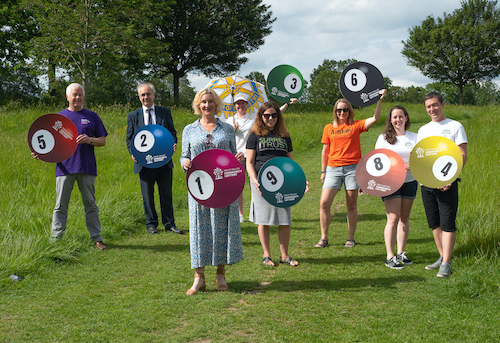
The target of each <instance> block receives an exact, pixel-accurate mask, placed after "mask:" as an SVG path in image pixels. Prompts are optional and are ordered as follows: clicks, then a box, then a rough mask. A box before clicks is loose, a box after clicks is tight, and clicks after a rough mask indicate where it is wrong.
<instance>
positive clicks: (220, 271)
mask: <svg viewBox="0 0 500 343" xmlns="http://www.w3.org/2000/svg"><path fill="white" fill-rule="evenodd" d="M224 274H225V271H224V269H221V268H217V275H222V276H224ZM225 281H226V278H224V282H225ZM215 285H216V286H217V290H218V291H227V290H228V288H229V287H228V285H227V284H225V285H224V284H221V285H219V284H218V282H217V279H215Z"/></svg>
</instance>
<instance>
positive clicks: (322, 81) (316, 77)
mask: <svg viewBox="0 0 500 343" xmlns="http://www.w3.org/2000/svg"><path fill="white" fill-rule="evenodd" d="M355 62H357V61H356V60H354V59H348V60H345V61H335V60H324V61H323V64H321V65H319V66H318V67H317V68H315V69H313V71H312V73H311V76H310V79H311V86H310V87H309V88H308V92H307V100H308V101H309V102H312V103H316V104H324V105H334V104H335V102H336V101H337V100H338V99H339V98H342V93H341V92H340V87H339V79H340V75H341V74H342V71H343V70H344V69H345V68H346V67H347V66H349V65H350V64H352V63H355Z"/></svg>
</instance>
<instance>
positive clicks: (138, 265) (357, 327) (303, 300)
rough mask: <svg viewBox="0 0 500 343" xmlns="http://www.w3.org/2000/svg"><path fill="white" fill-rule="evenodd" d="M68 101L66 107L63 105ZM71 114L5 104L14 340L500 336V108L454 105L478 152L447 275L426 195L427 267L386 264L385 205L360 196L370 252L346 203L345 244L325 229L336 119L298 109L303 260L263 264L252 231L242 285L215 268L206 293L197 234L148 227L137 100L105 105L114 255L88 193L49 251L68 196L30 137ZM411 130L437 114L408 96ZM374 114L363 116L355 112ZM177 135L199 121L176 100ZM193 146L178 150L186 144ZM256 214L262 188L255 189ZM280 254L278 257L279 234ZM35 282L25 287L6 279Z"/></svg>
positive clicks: (101, 191) (104, 158) (2, 296)
mask: <svg viewBox="0 0 500 343" xmlns="http://www.w3.org/2000/svg"><path fill="white" fill-rule="evenodd" d="M391 106H392V104H389V103H386V104H384V108H383V112H382V113H383V116H382V119H381V121H380V123H379V124H378V125H377V126H375V127H374V128H373V129H371V130H370V131H369V132H368V133H364V134H363V135H362V136H361V137H362V149H363V153H366V152H368V151H369V150H371V149H373V146H374V144H375V140H376V137H377V136H378V134H379V133H380V132H381V130H382V127H383V120H385V116H386V113H387V112H388V110H389V108H390V107H391ZM60 108H63V105H61V106H60ZM60 108H47V107H43V106H38V107H32V108H23V107H22V106H21V105H20V104H12V105H9V106H7V107H3V108H0V136H1V138H2V153H1V154H0V162H1V165H2V167H1V169H0V180H1V182H0V192H1V193H0V194H1V195H2V196H1V197H0V243H1V246H0V292H1V293H0V333H1V334H0V342H451V341H455V342H496V341H498V336H499V334H500V320H499V319H498V316H497V315H496V313H497V312H498V306H499V300H500V296H499V286H500V275H499V271H500V265H499V260H498V250H499V241H500V240H499V229H498V222H499V218H498V204H499V200H500V199H499V195H498V192H497V191H496V185H498V184H499V180H498V178H499V175H500V170H499V162H500V156H499V152H498V147H497V146H498V138H497V137H498V131H499V130H498V129H497V128H496V125H494V123H496V121H495V118H498V116H499V114H500V113H499V111H500V110H499V109H498V108H497V107H458V106H447V107H445V110H446V114H447V115H448V116H449V117H451V118H453V119H457V120H460V121H461V122H462V123H464V125H465V126H466V130H467V134H468V138H469V142H470V144H469V146H468V151H469V160H468V162H467V165H466V167H465V169H464V171H463V173H462V175H461V177H462V179H463V181H462V183H461V184H460V208H459V217H458V220H457V222H458V227H459V231H458V236H457V246H456V250H455V255H454V260H453V268H454V273H453V275H452V277H450V278H449V279H444V280H443V279H439V278H436V277H435V272H430V271H426V270H425V269H424V266H425V265H426V264H428V263H429V262H433V261H434V260H435V259H436V257H437V252H436V248H435V246H434V242H433V239H432V234H431V232H430V230H429V229H428V228H427V225H426V220H425V212H424V210H423V206H422V203H421V198H420V196H418V197H417V199H416V201H415V203H414V207H413V210H412V214H411V217H410V227H411V229H410V237H409V241H408V245H407V253H408V255H409V256H410V258H411V259H412V260H414V262H415V264H414V265H413V266H409V267H407V268H405V269H404V270H400V271H394V270H390V269H389V268H387V267H385V266H384V263H383V262H384V260H385V246H384V241H383V228H384V225H385V221H386V217H385V211H384V206H383V204H382V202H381V201H380V199H379V198H375V197H371V196H367V195H361V196H360V197H359V204H358V208H359V223H358V229H357V232H356V241H357V243H358V244H357V246H356V247H355V248H353V249H345V248H343V243H344V242H345V239H346V238H347V224H346V210H345V205H344V203H345V197H344V195H343V194H342V192H341V193H339V195H338V197H337V198H336V199H335V201H334V204H333V206H332V213H333V217H332V224H331V226H330V232H331V234H330V243H331V246H330V247H328V248H325V249H317V248H313V247H312V246H313V245H314V243H316V242H317V241H318V239H319V238H320V232H319V195H320V192H321V182H320V180H319V176H320V174H319V171H320V159H319V157H320V150H321V144H320V143H319V140H320V138H321V133H322V129H323V126H324V125H325V124H326V123H327V122H328V121H330V120H331V112H308V107H307V106H303V105H298V106H296V107H295V106H294V107H292V108H291V109H290V111H288V112H286V119H285V120H286V123H287V126H288V128H289V130H290V131H291V132H292V137H293V144H294V149H295V150H294V159H295V160H296V161H297V162H298V163H299V164H300V165H301V166H302V167H303V169H304V171H305V173H306V176H307V179H308V181H309V183H310V192H308V193H307V194H306V195H305V196H304V198H303V199H302V200H301V202H300V203H299V204H297V205H296V206H294V208H293V209H292V219H293V225H292V235H291V238H290V254H291V255H292V256H293V257H294V258H296V259H297V260H298V261H299V262H300V266H299V267H297V268H291V267H288V266H284V265H280V266H278V267H276V268H270V267H265V266H263V265H262V263H261V259H262V248H261V246H260V242H259V239H258V236H257V230H256V226H255V225H254V224H252V223H248V222H246V223H244V224H242V238H243V251H244V256H245V259H244V260H243V261H242V262H240V263H238V264H236V265H234V266H230V267H228V271H227V274H226V277H227V281H228V284H229V287H230V291H229V292H225V293H218V292H216V291H215V268H207V270H206V277H207V289H208V291H207V292H203V293H200V294H197V295H195V296H193V297H187V296H185V291H186V290H187V289H188V288H189V287H190V286H191V283H192V279H193V271H192V270H191V269H190V257H189V242H188V235H183V236H179V235H174V234H170V233H165V232H162V233H160V234H159V235H154V236H153V235H148V234H147V233H146V232H145V229H144V214H143V211H142V205H141V204H142V202H141V195H140V189H139V181H138V177H137V175H134V174H133V172H132V163H131V161H130V157H129V156H128V152H127V150H126V147H125V128H126V114H127V113H128V111H130V110H131V109H132V107H121V106H115V107H106V108H95V109H94V110H96V111H97V112H98V113H99V114H100V115H101V117H102V119H103V121H104V123H105V125H106V127H107V129H108V132H109V136H108V139H107V145H106V146H105V147H104V148H100V149H97V153H96V154H97V159H98V173H99V176H98V177H97V181H96V189H97V194H96V196H97V202H98V205H99V208H100V212H101V221H102V224H103V236H104V239H105V242H106V244H107V245H108V250H106V251H98V250H97V249H95V248H94V247H92V245H91V243H90V241H89V239H88V232H87V230H86V227H85V221H84V218H83V208H82V204H81V200H80V199H79V197H80V194H79V192H78V190H77V188H76V187H75V189H76V190H75V191H74V192H73V199H72V201H71V204H70V209H69V221H68V231H67V234H66V238H65V239H64V240H63V241H62V242H60V243H59V244H55V245H54V244H50V243H49V240H48V237H49V232H50V222H51V214H52V208H53V206H54V201H55V189H54V187H55V178H54V166H53V165H51V164H47V163H44V162H41V161H36V160H34V159H32V158H31V156H30V152H29V148H28V144H27V137H26V136H27V131H28V128H29V126H30V125H31V123H32V122H33V121H34V120H35V119H36V118H37V117H38V116H40V115H42V114H45V113H51V112H58V111H59V110H60ZM407 109H408V110H409V113H410V116H411V120H412V127H411V130H412V131H415V132H416V131H417V130H418V128H419V127H420V126H421V125H423V124H424V123H426V122H428V116H427V114H426V113H425V110H424V108H423V106H421V105H407ZM373 110H374V108H373V107H370V108H367V109H362V110H359V111H358V110H357V111H356V118H366V117H368V116H370V115H372V113H373ZM173 115H174V122H175V125H176V128H177V130H178V132H179V136H180V134H181V133H182V128H183V127H184V126H185V125H186V124H188V123H190V122H193V121H194V120H195V119H196V116H195V115H193V114H192V113H191V112H190V111H188V110H184V109H173ZM179 150H180V149H179ZM179 156H180V153H179V152H177V153H176V154H175V156H174V162H175V164H176V166H175V168H174V194H173V196H174V199H175V200H174V201H175V203H174V208H175V214H176V221H177V224H178V226H179V227H180V228H182V229H185V230H186V229H187V227H188V222H187V220H188V213H187V212H188V211H187V189H186V186H185V181H184V173H183V171H182V170H181V168H180V167H179ZM244 198H245V213H248V208H249V204H250V192H249V190H248V187H245V190H244ZM271 231H272V235H271V247H272V254H273V259H277V258H278V256H279V246H278V239H277V233H276V228H272V230H271ZM11 274H17V275H22V276H24V277H25V279H24V280H23V281H21V282H12V281H11V280H9V279H8V276H9V275H11Z"/></svg>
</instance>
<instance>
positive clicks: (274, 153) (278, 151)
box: [247, 131, 293, 174]
mask: <svg viewBox="0 0 500 343" xmlns="http://www.w3.org/2000/svg"><path fill="white" fill-rule="evenodd" d="M247 149H251V150H255V172H256V173H257V174H258V173H259V170H260V168H261V167H262V166H263V165H264V163H266V162H267V161H268V160H270V159H271V158H273V157H278V156H286V155H287V153H289V152H291V151H293V149H292V140H291V138H290V137H279V136H278V135H277V134H276V132H274V131H271V132H270V133H269V134H268V135H266V136H258V135H256V134H254V133H251V134H250V135H249V136H248V141H247Z"/></svg>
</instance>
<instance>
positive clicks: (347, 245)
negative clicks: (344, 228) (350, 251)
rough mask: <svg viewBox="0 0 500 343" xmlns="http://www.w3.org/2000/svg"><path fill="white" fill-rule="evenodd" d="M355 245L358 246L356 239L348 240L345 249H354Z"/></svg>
mask: <svg viewBox="0 0 500 343" xmlns="http://www.w3.org/2000/svg"><path fill="white" fill-rule="evenodd" d="M355 245H356V241H355V240H354V239H348V240H347V242H345V244H344V247H346V248H352V247H353V246H355Z"/></svg>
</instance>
